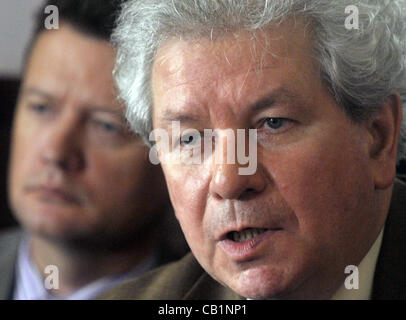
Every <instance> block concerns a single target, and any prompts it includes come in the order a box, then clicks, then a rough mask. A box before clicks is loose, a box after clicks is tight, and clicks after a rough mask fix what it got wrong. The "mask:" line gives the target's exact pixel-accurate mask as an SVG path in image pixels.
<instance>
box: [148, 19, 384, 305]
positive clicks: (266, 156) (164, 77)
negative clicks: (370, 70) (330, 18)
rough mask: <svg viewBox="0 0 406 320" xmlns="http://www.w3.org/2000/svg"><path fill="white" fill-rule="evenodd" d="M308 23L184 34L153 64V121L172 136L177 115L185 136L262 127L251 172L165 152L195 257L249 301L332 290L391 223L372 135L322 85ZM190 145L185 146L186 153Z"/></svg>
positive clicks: (182, 148)
mask: <svg viewBox="0 0 406 320" xmlns="http://www.w3.org/2000/svg"><path fill="white" fill-rule="evenodd" d="M289 27H290V29H289ZM303 30H304V28H303V26H301V25H298V26H297V27H296V29H295V28H293V27H292V26H285V27H281V28H280V29H277V30H271V31H269V33H268V36H269V37H268V38H267V39H265V37H263V35H260V34H258V35H257V37H256V38H255V40H252V39H251V38H250V36H249V35H245V34H240V35H239V37H229V38H225V39H222V40H220V41H216V42H211V41H209V40H200V41H199V42H193V43H192V42H187V41H179V40H175V41H173V42H170V43H168V44H167V45H166V46H164V47H162V48H161V49H160V50H159V51H158V54H157V57H156V60H155V64H154V68H153V78H152V81H153V82H152V83H153V100H154V112H153V123H154V128H168V131H169V133H171V130H170V126H171V120H179V121H180V129H181V132H182V133H183V132H185V131H187V129H188V128H194V129H197V130H198V131H199V132H203V130H204V129H218V130H220V131H219V132H221V130H223V129H232V130H236V129H238V128H243V129H252V128H254V129H257V130H258V131H257V135H258V153H257V159H258V166H257V170H256V172H255V173H254V174H253V175H248V176H245V175H240V174H239V172H238V167H239V164H238V163H236V164H229V163H226V161H223V162H222V163H218V162H217V161H215V160H214V154H213V156H211V157H209V158H206V159H205V160H204V161H202V163H201V164H189V165H186V164H183V163H171V162H166V163H165V159H166V158H167V157H169V156H170V155H168V154H165V153H162V154H161V155H160V157H161V159H162V163H163V169H164V173H165V177H166V179H167V184H168V187H169V192H170V196H171V200H172V202H173V205H174V207H175V211H176V215H177V218H178V219H179V221H180V224H181V226H182V229H183V231H184V233H185V236H186V238H187V240H188V243H189V245H190V247H191V249H192V251H193V253H194V254H195V256H196V258H197V259H198V261H199V262H200V263H201V265H202V266H203V267H204V268H205V269H206V270H207V271H208V272H209V273H210V274H211V275H212V276H213V277H214V278H215V279H217V280H218V281H220V282H221V283H223V284H224V285H226V286H229V287H231V288H232V289H233V290H234V291H236V292H237V293H239V294H241V295H243V296H246V297H250V298H269V297H282V298H283V297H285V298H287V297H291V298H303V297H323V298H326V297H329V296H331V294H333V293H334V290H336V289H337V287H338V286H339V285H340V282H341V281H342V280H343V279H344V276H345V275H344V268H345V266H346V265H349V264H355V265H357V264H358V263H359V262H360V260H361V259H362V257H363V256H364V255H365V254H366V252H367V250H368V248H369V247H370V246H371V244H372V243H373V241H374V240H375V238H376V236H377V234H378V233H379V228H380V227H381V226H382V217H380V216H379V215H378V214H376V211H375V210H374V209H373V207H374V204H373V194H374V178H373V173H372V170H371V169H370V164H369V151H368V150H369V149H368V146H369V145H368V143H369V142H370V141H371V136H370V133H369V131H368V130H367V129H366V127H364V126H363V125H356V124H354V123H353V122H351V120H350V119H349V118H348V116H347V115H345V114H344V113H343V111H342V110H341V109H340V108H339V106H338V105H337V103H336V102H335V101H334V99H333V98H332V96H331V95H330V93H329V92H328V90H327V89H326V88H325V87H324V86H323V84H322V82H321V80H320V77H319V70H318V69H317V66H316V64H315V63H314V61H313V60H311V59H310V57H309V55H310V54H311V47H310V46H311V40H310V39H309V38H308V37H307V36H306V33H305V32H304V31H303ZM178 138H179V137H172V139H178ZM189 142H190V140H189V141H188V143H189ZM188 143H180V144H179V149H180V153H181V155H183V153H184V154H185V155H186V154H187V153H188V152H190V150H189V151H188V148H189V149H190V147H189V145H188ZM173 151H174V150H172V152H173ZM216 152H224V150H221V151H218V150H216V151H215V152H214V153H216ZM224 159H225V157H224Z"/></svg>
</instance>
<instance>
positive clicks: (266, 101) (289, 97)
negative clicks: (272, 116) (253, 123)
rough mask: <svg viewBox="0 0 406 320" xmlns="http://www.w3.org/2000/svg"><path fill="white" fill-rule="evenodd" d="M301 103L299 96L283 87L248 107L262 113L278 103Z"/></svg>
mask: <svg viewBox="0 0 406 320" xmlns="http://www.w3.org/2000/svg"><path fill="white" fill-rule="evenodd" d="M300 101H301V98H300V97H299V96H298V95H297V94H295V93H293V92H291V91H289V90H288V89H286V88H284V87H281V88H278V89H276V90H273V91H272V92H270V93H268V94H266V95H265V96H263V97H262V98H260V99H259V100H258V101H256V102H254V103H252V104H251V105H249V106H248V109H249V110H251V111H254V112H258V111H262V110H263V109H268V108H271V107H272V106H273V105H274V104H275V103H278V102H279V103H280V102H282V103H287V104H292V103H297V102H300Z"/></svg>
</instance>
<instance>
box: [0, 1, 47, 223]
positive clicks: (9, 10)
mask: <svg viewBox="0 0 406 320" xmlns="http://www.w3.org/2000/svg"><path fill="white" fill-rule="evenodd" d="M42 3H43V0H0V228H4V227H6V226H10V225H14V224H15V221H14V219H13V218H12V216H11V214H10V211H9V208H8V204H7V167H8V155H9V142H10V130H11V124H12V118H13V113H14V107H15V102H16V98H17V94H18V87H19V82H20V81H19V80H20V76H21V75H20V72H21V68H22V62H23V56H24V51H25V49H26V47H27V44H28V41H29V39H30V37H31V34H32V32H33V30H32V29H33V20H34V19H33V15H34V13H35V12H36V11H37V10H38V8H39V7H40V6H41V5H42Z"/></svg>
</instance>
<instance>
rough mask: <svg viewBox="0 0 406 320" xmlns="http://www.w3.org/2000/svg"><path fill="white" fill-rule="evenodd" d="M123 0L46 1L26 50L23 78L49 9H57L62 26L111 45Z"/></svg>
mask: <svg viewBox="0 0 406 320" xmlns="http://www.w3.org/2000/svg"><path fill="white" fill-rule="evenodd" d="M123 2H124V0H46V1H44V4H43V5H42V6H41V7H40V9H39V10H38V11H37V13H36V14H35V17H34V19H35V21H34V33H33V34H32V36H31V39H30V41H29V43H28V45H27V47H26V49H25V54H24V63H23V70H22V71H23V72H22V73H23V74H24V73H25V69H26V66H27V63H28V59H29V56H30V54H31V51H32V48H33V47H34V44H35V42H36V41H37V38H38V36H39V35H40V34H41V33H42V32H44V31H47V29H46V28H45V20H46V18H47V16H48V14H47V13H45V8H46V7H47V6H51V5H52V6H56V7H57V8H58V13H59V23H60V24H61V23H67V24H69V25H70V26H71V27H72V28H74V29H75V30H77V31H79V32H80V33H83V34H84V35H88V36H90V37H94V38H97V39H101V40H106V41H110V37H111V35H112V33H113V30H114V27H115V24H116V19H117V17H118V15H119V13H120V10H121V5H122V3H123Z"/></svg>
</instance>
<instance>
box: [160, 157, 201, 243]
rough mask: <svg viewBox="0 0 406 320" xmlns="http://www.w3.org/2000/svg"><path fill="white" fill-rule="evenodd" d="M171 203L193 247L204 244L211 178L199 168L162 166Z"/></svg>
mask: <svg viewBox="0 0 406 320" xmlns="http://www.w3.org/2000/svg"><path fill="white" fill-rule="evenodd" d="M162 167H163V170H164V174H165V178H166V182H167V185H168V190H169V195H170V198H171V202H172V204H173V207H174V209H175V214H176V217H177V219H178V220H179V223H180V225H181V227H182V230H183V232H184V233H185V237H186V239H187V240H188V242H189V244H190V245H191V246H192V247H193V246H194V244H195V243H200V244H201V243H202V241H203V240H204V234H203V218H204V212H205V208H206V201H207V194H208V183H209V178H208V176H207V175H206V174H205V173H204V172H203V170H202V168H199V167H197V166H189V167H188V166H179V165H168V164H166V165H165V164H162Z"/></svg>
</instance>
